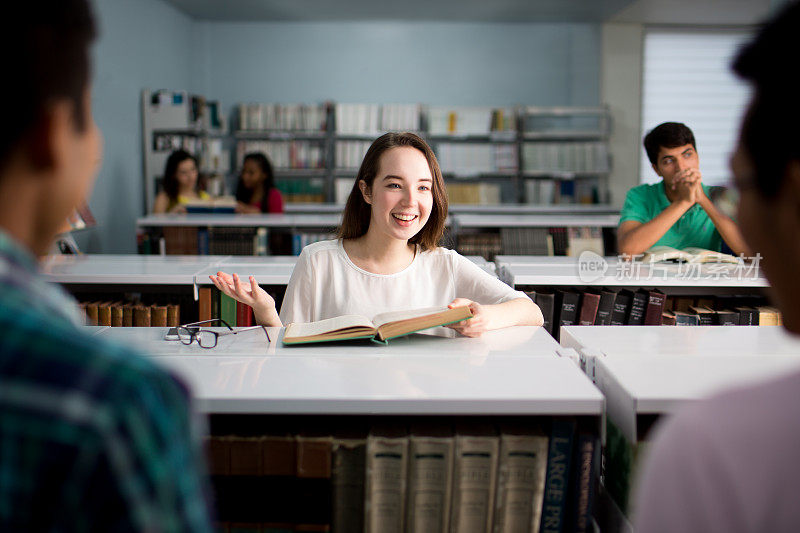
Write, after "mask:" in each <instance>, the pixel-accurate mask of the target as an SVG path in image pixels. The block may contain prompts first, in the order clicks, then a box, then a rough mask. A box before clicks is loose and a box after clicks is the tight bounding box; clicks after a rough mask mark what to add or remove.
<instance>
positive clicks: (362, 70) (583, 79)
mask: <svg viewBox="0 0 800 533" xmlns="http://www.w3.org/2000/svg"><path fill="white" fill-rule="evenodd" d="M196 37H197V43H196V44H197V46H196V49H197V50H198V51H200V52H199V55H200V67H201V68H200V70H201V72H202V74H201V76H202V79H201V80H200V84H199V85H200V86H201V87H202V88H203V90H204V91H205V93H206V94H207V95H208V96H209V97H211V98H216V99H219V100H220V101H221V102H222V103H223V105H224V106H225V107H228V108H229V107H230V106H233V105H234V104H236V103H238V102H248V101H253V102H270V101H276V102H317V101H322V100H326V99H333V100H336V101H340V102H372V103H382V102H387V103H388V102H399V103H405V102H421V103H428V104H453V105H487V104H488V105H510V104H516V103H524V104H536V105H596V104H597V103H598V102H599V83H600V82H599V75H600V70H599V69H600V51H599V49H600V26H599V25H591V24H477V23H472V24H471V23H434V22H427V23H409V22H402V23H401V22H352V23H224V22H202V23H198V31H197V35H196Z"/></svg>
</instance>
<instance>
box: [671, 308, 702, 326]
mask: <svg viewBox="0 0 800 533" xmlns="http://www.w3.org/2000/svg"><path fill="white" fill-rule="evenodd" d="M672 313H673V314H674V315H675V325H676V326H697V325H699V324H700V317H698V316H697V315H696V314H695V313H687V312H684V311H673V312H672Z"/></svg>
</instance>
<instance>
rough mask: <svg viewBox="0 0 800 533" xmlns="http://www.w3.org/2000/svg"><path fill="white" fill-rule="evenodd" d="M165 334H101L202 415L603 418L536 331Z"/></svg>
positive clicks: (567, 364) (593, 394) (579, 377)
mask: <svg viewBox="0 0 800 533" xmlns="http://www.w3.org/2000/svg"><path fill="white" fill-rule="evenodd" d="M165 331H166V330H165V328H109V329H108V330H105V331H104V332H102V333H101V335H102V336H104V337H106V338H108V339H112V340H116V341H118V342H124V343H126V344H129V345H136V346H138V347H140V348H141V349H143V350H149V351H150V352H151V353H153V355H154V356H155V359H156V360H157V361H158V362H159V364H162V365H164V366H165V367H167V368H169V369H171V370H172V371H174V372H175V373H176V374H178V375H179V376H181V377H183V378H184V379H185V380H186V381H187V382H188V383H189V385H190V387H191V388H192V390H193V394H194V396H195V397H196V398H197V400H198V407H199V409H200V410H201V411H203V412H206V413H215V414H234V413H236V414H318V415H342V414H349V415H398V414H402V415H537V416H538V415H541V416H561V415H576V416H590V417H593V418H596V420H597V421H598V422H599V420H600V417H601V416H602V413H603V397H602V395H601V394H600V392H599V391H598V390H597V389H596V388H595V387H594V386H593V385H592V383H591V382H590V381H589V379H588V378H587V377H586V376H585V375H584V374H583V373H582V372H581V371H580V369H579V368H578V367H577V366H576V365H575V364H574V363H573V362H572V361H570V360H568V359H565V358H559V357H557V356H556V355H555V348H556V347H557V345H556V344H555V341H553V340H552V338H549V336H548V335H547V333H546V332H545V331H544V330H543V329H541V328H538V327H517V328H509V329H506V330H500V331H497V332H492V333H493V334H487V335H486V336H484V337H482V338H478V339H468V338H457V339H445V338H441V337H430V336H426V335H411V336H409V337H407V338H401V339H394V340H392V341H390V344H389V345H388V346H379V345H375V344H371V343H369V342H364V343H349V344H327V345H325V344H318V345H307V346H303V347H284V346H282V345H281V344H280V335H281V333H282V332H281V330H280V328H269V333H270V338H271V339H272V342H270V343H267V341H266V336H265V335H264V331H263V330H252V331H246V332H243V333H241V334H240V335H242V336H241V337H240V338H238V339H237V337H239V335H228V336H226V337H220V344H219V346H218V347H217V348H215V349H211V350H206V349H203V348H200V347H198V346H197V345H196V344H193V345H190V346H184V345H182V344H181V343H180V342H178V341H163V340H161V339H162V338H163V334H164V332H165ZM248 335H249V337H248ZM158 345H160V346H161V348H158ZM237 345H238V347H237ZM248 347H249V348H248ZM254 347H255V348H254Z"/></svg>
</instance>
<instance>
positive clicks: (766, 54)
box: [731, 2, 800, 333]
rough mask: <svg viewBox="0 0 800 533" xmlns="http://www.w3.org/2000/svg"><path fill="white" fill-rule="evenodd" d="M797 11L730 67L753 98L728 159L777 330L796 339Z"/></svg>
mask: <svg viewBox="0 0 800 533" xmlns="http://www.w3.org/2000/svg"><path fill="white" fill-rule="evenodd" d="M798 33H800V3H797V2H793V3H791V4H790V5H788V6H786V7H785V8H784V9H783V10H782V11H780V12H779V13H778V14H777V15H776V16H774V17H773V18H772V19H770V20H769V21H768V22H767V23H766V25H765V26H764V27H763V28H762V29H761V30H760V31H759V32H758V34H757V35H756V37H755V39H754V40H753V41H752V42H750V43H749V44H747V45H746V46H745V47H744V48H743V49H742V50H741V51H740V52H739V54H738V56H737V58H736V59H735V61H734V63H733V69H734V71H735V72H736V73H737V74H738V75H739V76H740V77H742V78H743V79H745V80H747V81H748V82H750V83H751V85H752V88H753V94H752V97H751V100H750V104H749V106H748V109H747V111H746V112H745V115H744V117H743V120H742V127H741V131H740V136H739V141H738V144H737V148H736V151H735V152H734V155H733V157H732V159H731V169H732V171H733V174H734V181H735V184H736V187H737V189H738V190H739V192H740V201H739V213H738V220H739V225H740V227H741V228H742V234H743V235H744V237H745V240H746V241H747V243H748V245H749V246H750V248H751V249H753V250H755V251H758V252H759V253H760V254H762V255H763V256H764V262H763V264H762V266H763V268H764V272H765V274H766V276H767V278H768V279H769V282H770V285H771V286H772V288H773V293H772V296H773V298H774V299H775V303H776V304H777V305H778V307H779V308H780V310H781V312H782V313H783V317H784V325H785V326H786V328H787V329H789V330H790V331H792V332H794V333H800V306H799V305H798V304H797V298H800V283H798V281H797V272H798V271H800V240H799V239H800V133H798V130H797V124H798V122H800V102H798V100H797V88H796V86H797V83H796V80H797V79H798V75H797V73H796V70H795V68H794V66H793V65H792V64H790V63H787V58H790V57H791V53H792V51H793V50H796V48H797V35H798Z"/></svg>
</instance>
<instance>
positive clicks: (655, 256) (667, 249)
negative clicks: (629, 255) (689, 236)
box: [642, 246, 690, 262]
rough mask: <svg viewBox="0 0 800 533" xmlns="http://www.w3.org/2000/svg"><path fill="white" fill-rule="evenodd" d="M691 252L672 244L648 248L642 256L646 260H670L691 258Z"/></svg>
mask: <svg viewBox="0 0 800 533" xmlns="http://www.w3.org/2000/svg"><path fill="white" fill-rule="evenodd" d="M689 258H690V257H689V254H688V253H686V252H685V251H682V250H678V249H677V248H673V247H671V246H653V247H652V248H649V249H647V250H646V251H645V252H644V255H643V256H642V261H644V262H658V261H669V260H670V259H684V260H687V261H688V260H689Z"/></svg>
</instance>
